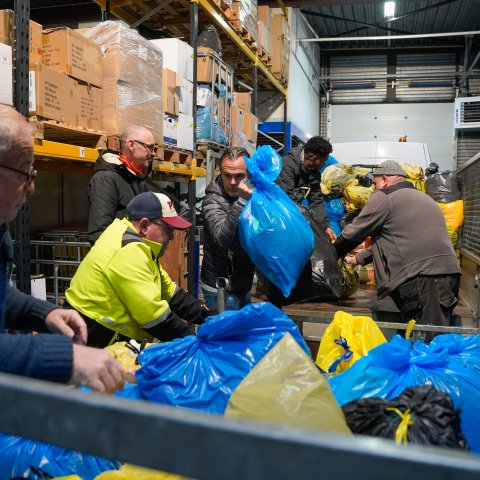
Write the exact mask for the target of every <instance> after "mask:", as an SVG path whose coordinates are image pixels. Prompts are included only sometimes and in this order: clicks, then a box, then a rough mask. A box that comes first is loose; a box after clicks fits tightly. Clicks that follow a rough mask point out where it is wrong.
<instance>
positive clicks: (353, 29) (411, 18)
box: [0, 0, 480, 51]
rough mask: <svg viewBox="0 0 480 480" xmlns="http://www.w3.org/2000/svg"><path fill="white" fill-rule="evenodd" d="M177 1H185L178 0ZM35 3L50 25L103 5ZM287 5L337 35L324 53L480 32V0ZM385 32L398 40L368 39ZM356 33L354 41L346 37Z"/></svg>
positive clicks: (445, 41)
mask: <svg viewBox="0 0 480 480" xmlns="http://www.w3.org/2000/svg"><path fill="white" fill-rule="evenodd" d="M175 1H180V0H174V2H172V3H175ZM13 3H14V2H13V0H0V7H1V8H13ZM30 3H31V17H32V19H33V20H35V21H37V22H39V23H41V24H42V25H46V26H51V25H70V24H76V23H78V22H91V21H98V20H100V18H101V9H100V7H99V6H98V4H97V3H96V2H94V1H93V0H78V1H75V0H32V1H31V2H30ZM99 3H101V2H99ZM161 3H162V1H161V0H141V1H140V0H138V1H137V0H110V7H111V8H113V7H114V6H115V5H122V6H126V5H132V7H134V8H135V9H136V10H139V13H141V14H144V12H143V10H145V9H147V8H148V7H151V8H154V7H155V6H158V5H159V4H161ZM283 3H284V4H285V5H286V6H287V7H290V6H291V7H297V8H299V9H300V11H301V12H302V13H303V15H304V16H305V18H306V19H308V21H309V23H310V25H311V26H312V35H311V37H312V38H314V37H320V38H322V39H329V38H331V39H332V41H328V42H322V43H320V46H321V48H322V50H324V51H325V50H341V49H349V50H352V49H386V48H389V49H392V48H393V49H396V48H399V49H400V48H418V47H427V48H452V47H453V48H457V49H458V48H464V47H465V44H466V39H465V36H440V37H439V36H437V37H417V38H395V37H398V36H402V37H405V36H408V35H422V36H423V35H425V34H440V33H452V32H466V31H480V0H396V1H395V2H389V3H394V4H395V11H394V13H393V16H392V17H391V18H385V10H384V8H385V3H386V2H385V1H383V0H283ZM259 4H269V5H271V6H278V3H277V2H276V1H275V0H259ZM140 10H141V12H140ZM145 13H146V12H145ZM156 16H158V17H159V18H156V19H155V18H154V17H155V16H154V17H152V18H151V19H150V20H149V21H148V22H146V24H145V25H144V27H147V29H148V26H149V25H150V24H151V23H152V22H155V23H158V22H159V20H161V11H160V12H158V13H157V14H156ZM185 21H186V22H188V21H189V19H188V18H186V19H185ZM379 36H390V37H392V38H390V39H384V40H365V39H364V38H365V37H379ZM352 37H353V38H354V40H348V41H347V40H344V39H346V38H349V39H351V38H352ZM333 39H335V41H333ZM471 48H472V49H473V50H475V49H478V48H480V35H474V36H473V38H472V39H471Z"/></svg>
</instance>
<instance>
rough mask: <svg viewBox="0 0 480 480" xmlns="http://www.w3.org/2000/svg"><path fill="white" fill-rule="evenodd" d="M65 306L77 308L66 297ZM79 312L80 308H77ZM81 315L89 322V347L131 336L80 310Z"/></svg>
mask: <svg viewBox="0 0 480 480" xmlns="http://www.w3.org/2000/svg"><path fill="white" fill-rule="evenodd" d="M63 307H64V308H71V309H73V310H75V309H74V308H73V307H72V306H71V305H70V304H69V303H68V302H67V299H65V302H64V304H63ZM77 312H78V310H77ZM78 313H79V315H80V316H81V317H82V318H83V319H84V320H85V323H86V324H87V332H88V340H87V345H88V346H89V347H96V348H105V347H107V346H108V345H110V344H112V343H114V342H128V340H129V338H128V337H126V336H124V335H121V334H120V333H118V332H116V331H115V330H110V329H109V328H107V327H104V326H103V325H102V324H101V323H98V322H96V321H95V320H93V319H92V318H90V317H87V316H86V315H84V314H83V313H82V312H78Z"/></svg>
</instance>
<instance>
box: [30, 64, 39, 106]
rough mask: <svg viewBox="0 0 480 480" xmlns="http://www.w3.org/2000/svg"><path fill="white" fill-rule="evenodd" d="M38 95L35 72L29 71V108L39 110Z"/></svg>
mask: <svg viewBox="0 0 480 480" xmlns="http://www.w3.org/2000/svg"><path fill="white" fill-rule="evenodd" d="M36 99H37V96H36V95H35V72H34V71H32V70H30V72H28V109H29V110H30V111H31V112H36V111H37V100H36Z"/></svg>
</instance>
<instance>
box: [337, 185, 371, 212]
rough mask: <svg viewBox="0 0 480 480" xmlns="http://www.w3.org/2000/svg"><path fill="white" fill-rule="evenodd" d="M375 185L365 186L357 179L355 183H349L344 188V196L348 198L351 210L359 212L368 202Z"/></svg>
mask: <svg viewBox="0 0 480 480" xmlns="http://www.w3.org/2000/svg"><path fill="white" fill-rule="evenodd" d="M374 191H375V187H373V186H372V187H368V188H367V187H363V186H362V185H358V182H357V181H356V180H355V182H354V183H349V184H347V185H346V186H345V188H344V190H343V197H344V198H345V199H346V200H347V202H348V206H349V209H348V211H350V212H359V211H360V210H361V209H362V208H363V207H364V206H365V204H366V203H367V200H368V199H369V198H370V196H371V195H372V193H373V192H374Z"/></svg>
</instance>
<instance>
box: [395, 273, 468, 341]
mask: <svg viewBox="0 0 480 480" xmlns="http://www.w3.org/2000/svg"><path fill="white" fill-rule="evenodd" d="M459 289H460V275H418V276H417V277H415V278H412V279H410V280H408V281H406V282H405V283H403V284H402V285H400V286H399V287H398V288H397V289H396V290H395V291H393V292H392V293H391V294H390V296H391V297H392V299H393V301H394V302H395V305H396V306H397V308H398V309H399V310H400V314H401V316H402V320H403V321H404V322H408V321H409V320H411V319H414V320H416V321H417V323H419V324H422V325H439V326H445V327H447V326H449V325H450V324H451V316H452V313H453V309H454V308H455V306H456V305H457V301H458V291H459ZM434 336H435V334H434V333H433V332H427V335H426V340H428V341H429V340H431V339H432V338H433V337H434Z"/></svg>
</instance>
